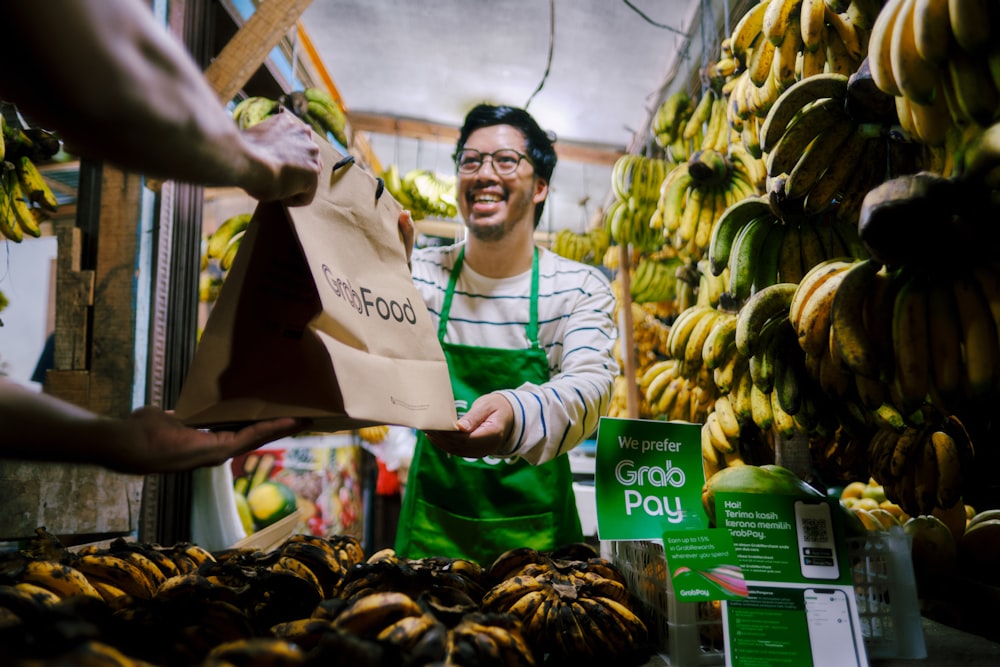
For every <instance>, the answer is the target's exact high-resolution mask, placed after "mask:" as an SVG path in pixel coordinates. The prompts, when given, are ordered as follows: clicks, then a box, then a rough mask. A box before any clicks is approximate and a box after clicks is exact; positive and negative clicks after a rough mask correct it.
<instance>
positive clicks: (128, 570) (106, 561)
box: [73, 554, 156, 599]
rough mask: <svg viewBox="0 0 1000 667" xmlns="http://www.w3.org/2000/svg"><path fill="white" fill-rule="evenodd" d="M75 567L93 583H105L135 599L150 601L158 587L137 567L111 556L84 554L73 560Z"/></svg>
mask: <svg viewBox="0 0 1000 667" xmlns="http://www.w3.org/2000/svg"><path fill="white" fill-rule="evenodd" d="M73 567H74V568H76V569H77V570H79V571H80V572H82V573H83V574H84V576H86V577H87V579H88V580H90V581H91V582H93V581H95V580H96V581H104V582H106V583H109V584H111V585H112V586H114V587H116V588H119V589H121V590H123V591H125V593H127V594H128V595H131V596H132V597H134V598H142V599H149V598H152V597H153V596H154V595H155V593H156V586H155V585H154V584H153V582H151V581H150V580H149V578H148V577H147V576H146V574H145V573H144V572H143V571H142V570H141V569H140V568H139V567H137V566H135V565H133V564H132V563H130V562H129V561H127V560H125V559H124V558H119V557H118V556H112V555H111V554H84V555H82V556H79V557H77V558H75V559H74V560H73Z"/></svg>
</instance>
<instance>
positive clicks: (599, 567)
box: [482, 546, 648, 662]
mask: <svg viewBox="0 0 1000 667" xmlns="http://www.w3.org/2000/svg"><path fill="white" fill-rule="evenodd" d="M583 548H584V547H583V546H581V550H582V549H583ZM586 549H587V550H589V551H590V552H591V553H592V554H593V551H592V549H590V547H586ZM490 575H491V577H492V578H493V580H494V581H496V582H497V583H496V584H495V585H494V586H493V587H492V588H490V589H489V590H488V591H486V593H485V594H484V595H483V599H482V607H483V609H484V610H485V611H486V612H488V613H493V614H509V615H511V616H513V617H515V618H517V619H518V620H519V622H520V625H521V629H522V634H523V636H524V640H525V642H526V643H527V644H528V645H529V646H530V647H532V649H533V650H534V651H535V653H536V655H539V656H541V655H543V654H545V653H549V654H550V656H551V657H552V658H553V659H558V660H566V661H570V662H572V661H580V660H590V659H594V658H628V657H630V656H633V657H634V656H635V655H636V652H637V651H640V650H642V649H641V646H642V644H643V643H644V642H645V641H646V640H647V638H648V630H647V627H646V624H645V622H644V621H643V620H642V618H640V617H639V616H638V615H637V614H636V612H635V610H634V608H633V605H632V598H631V596H630V594H629V591H628V588H627V586H626V581H625V578H624V576H623V575H622V573H621V572H620V571H619V570H618V568H617V567H615V566H614V565H613V564H612V563H611V562H610V561H607V560H605V559H603V558H601V557H600V556H597V555H596V554H593V555H591V556H590V557H585V555H579V556H576V557H573V556H572V555H570V554H565V555H564V556H563V557H558V555H557V554H555V553H553V554H546V553H541V552H538V551H535V550H533V549H530V548H525V547H522V548H518V549H512V550H511V551H508V552H505V553H504V554H501V555H500V556H498V557H497V559H496V560H495V561H494V563H493V564H492V565H491V566H490Z"/></svg>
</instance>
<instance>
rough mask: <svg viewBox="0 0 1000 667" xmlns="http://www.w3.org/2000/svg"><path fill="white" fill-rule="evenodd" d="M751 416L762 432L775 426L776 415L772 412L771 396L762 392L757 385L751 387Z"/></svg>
mask: <svg viewBox="0 0 1000 667" xmlns="http://www.w3.org/2000/svg"><path fill="white" fill-rule="evenodd" d="M750 414H751V418H752V419H753V423H754V424H756V425H757V428H759V429H761V430H762V431H767V430H768V429H770V428H771V427H772V426H773V425H774V413H773V412H772V411H771V395H770V394H767V393H765V392H763V391H761V390H760V389H759V388H758V387H757V385H756V384H753V383H751V387H750Z"/></svg>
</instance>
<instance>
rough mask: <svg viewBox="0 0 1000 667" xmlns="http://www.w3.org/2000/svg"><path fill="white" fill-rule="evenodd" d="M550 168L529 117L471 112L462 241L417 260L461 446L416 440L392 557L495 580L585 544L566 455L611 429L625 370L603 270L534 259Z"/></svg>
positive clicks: (461, 188)
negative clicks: (494, 572) (534, 552)
mask: <svg viewBox="0 0 1000 667" xmlns="http://www.w3.org/2000/svg"><path fill="white" fill-rule="evenodd" d="M555 165H556V153H555V149H554V148H553V145H552V140H551V139H550V138H549V136H548V135H547V134H546V133H545V132H544V131H543V130H542V129H541V128H540V127H539V126H538V124H537V123H536V122H535V120H534V119H533V118H532V117H531V116H530V115H529V114H528V113H527V112H526V111H524V110H523V109H518V108H513V107H508V106H492V105H486V104H482V105H479V106H477V107H475V108H474V109H472V111H470V112H469V114H468V116H466V119H465V124H464V125H463V127H462V130H461V133H460V135H459V139H458V145H457V150H456V152H455V167H456V171H457V175H458V184H457V193H456V195H457V199H458V206H459V210H460V211H461V213H462V217H463V218H464V219H465V225H466V228H467V231H468V236H467V240H465V241H463V242H460V243H456V244H454V245H450V246H446V247H436V248H420V249H416V250H414V252H413V257H412V263H413V277H414V281H415V282H416V285H417V288H418V289H419V290H420V291H421V293H422V295H423V297H424V300H425V301H426V303H427V307H428V309H429V311H430V313H431V316H432V317H433V318H434V319H435V321H436V322H437V323H438V337H439V339H440V341H441V345H442V347H443V349H444V352H445V356H446V358H447V360H448V366H449V369H450V371H451V379H452V387H453V389H454V393H455V400H456V404H457V407H458V414H459V422H458V430H457V431H449V432H431V433H422V434H420V437H419V438H418V443H417V449H416V452H415V454H414V459H413V464H412V466H411V468H410V472H409V477H408V480H407V488H406V493H405V496H404V498H403V508H402V511H401V514H400V521H399V529H398V533H397V539H396V551H397V553H398V554H399V555H401V556H404V557H409V558H419V557H423V556H449V557H454V558H470V559H473V560H476V561H477V562H479V563H480V564H482V565H484V566H488V565H489V564H490V563H491V562H492V561H493V559H495V558H496V556H498V555H500V554H501V553H502V552H503V551H505V550H507V549H510V548H515V547H522V546H530V547H534V548H536V549H539V550H549V549H554V548H556V547H558V546H561V545H564V544H568V543H571V542H579V541H582V539H583V533H582V530H581V528H580V519H579V516H578V514H577V510H576V501H575V498H574V494H573V488H572V474H571V472H570V467H569V459H568V458H567V456H566V453H567V452H568V451H569V450H571V449H572V448H573V447H575V446H577V445H578V444H579V443H580V442H582V441H583V440H584V439H586V438H587V437H588V436H590V435H591V434H593V432H594V431H595V429H596V428H597V422H598V419H599V418H600V417H601V415H603V414H606V412H607V409H608V406H609V404H610V400H611V390H612V386H613V383H614V378H615V375H616V374H617V373H618V365H617V362H616V361H615V356H614V354H613V346H614V341H615V338H616V334H617V329H616V326H615V322H614V317H613V312H614V306H615V303H614V296H613V294H612V291H611V287H610V284H609V282H608V280H607V278H606V277H605V276H604V275H603V274H602V273H601V272H600V271H598V270H597V269H596V268H594V267H591V266H587V265H585V264H580V263H577V262H573V261H570V260H568V259H566V258H563V257H560V256H559V255H556V254H555V253H552V252H550V251H548V250H546V249H544V248H540V247H537V246H536V245H535V242H534V232H535V228H536V227H537V225H538V221H539V220H540V219H541V213H542V207H543V206H544V204H545V198H546V196H547V195H548V191H549V180H550V178H551V177H552V171H553V170H554V168H555Z"/></svg>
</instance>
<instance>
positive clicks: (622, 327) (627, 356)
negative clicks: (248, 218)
mask: <svg viewBox="0 0 1000 667" xmlns="http://www.w3.org/2000/svg"><path fill="white" fill-rule="evenodd" d="M618 248H619V258H618V282H619V283H620V284H621V288H622V293H621V297H620V298H619V300H618V345H619V348H620V349H621V354H622V366H623V368H622V375H623V376H624V377H625V378H626V379H627V380H628V384H627V385H626V386H627V387H628V390H627V391H626V393H625V399H626V400H625V414H626V416H627V417H628V418H629V419H638V417H639V385H638V384H637V383H636V378H635V373H636V368H635V328H634V327H635V325H634V323H633V322H632V293H631V290H632V276H631V274H630V272H629V266H630V264H631V257H630V255H631V246H629V245H627V244H623V245H620V246H618Z"/></svg>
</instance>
